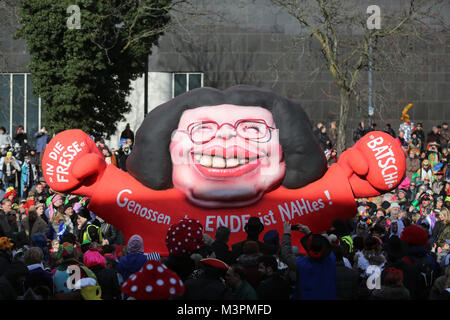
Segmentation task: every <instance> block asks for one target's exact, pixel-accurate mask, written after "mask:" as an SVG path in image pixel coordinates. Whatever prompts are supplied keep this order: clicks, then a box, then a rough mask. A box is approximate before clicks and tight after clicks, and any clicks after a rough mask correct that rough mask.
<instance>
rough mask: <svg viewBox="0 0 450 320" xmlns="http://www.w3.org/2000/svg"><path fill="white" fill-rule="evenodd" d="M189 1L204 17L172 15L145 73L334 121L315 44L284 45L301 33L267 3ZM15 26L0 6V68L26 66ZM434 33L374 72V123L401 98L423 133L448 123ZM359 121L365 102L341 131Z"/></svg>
mask: <svg viewBox="0 0 450 320" xmlns="http://www.w3.org/2000/svg"><path fill="white" fill-rule="evenodd" d="M192 2H193V3H194V5H195V6H196V9H198V10H197V12H204V13H208V14H207V15H205V16H196V17H193V16H187V17H180V16H178V17H177V20H174V21H177V22H178V24H176V25H175V27H174V29H173V30H169V31H168V32H166V34H165V35H164V36H162V37H161V39H160V41H159V48H156V49H155V50H154V51H153V54H152V56H150V58H149V65H150V70H149V71H150V72H187V71H196V72H204V73H205V78H204V84H205V86H212V87H216V88H219V89H225V88H227V87H230V86H233V85H235V84H250V85H256V86H261V87H265V88H268V89H272V90H274V91H275V92H277V93H279V94H281V95H284V96H286V97H288V98H291V99H293V100H296V101H299V102H300V103H301V104H302V105H303V107H304V108H305V109H306V111H307V113H308V114H309V116H310V118H311V120H312V121H313V122H318V121H325V122H330V121H332V120H338V118H339V101H338V99H337V98H338V91H337V90H336V87H335V85H334V83H333V81H332V78H331V76H330V74H329V71H327V70H326V69H325V68H324V62H323V60H322V58H321V56H320V51H318V46H317V43H316V42H315V41H313V40H309V41H302V42H301V43H300V45H299V46H297V47H295V48H293V46H292V40H293V39H294V36H295V35H296V34H298V33H299V32H301V31H302V29H301V28H300V26H299V24H298V22H297V21H295V19H293V18H292V17H291V16H290V15H288V14H287V13H285V12H284V11H282V10H280V9H279V8H276V7H273V6H272V5H270V0H256V1H252V0H220V1H219V0H193V1H192ZM400 2H401V1H397V2H392V1H388V0H378V1H377V4H378V5H379V6H380V7H381V10H382V17H383V12H389V10H392V8H391V6H392V3H395V5H396V7H399V6H400ZM343 3H345V4H346V5H350V4H349V2H348V1H345V2H343ZM354 3H355V5H354V6H353V8H354V10H355V11H356V12H360V13H361V15H364V16H367V14H366V13H365V12H366V8H367V6H368V5H370V4H372V3H371V2H370V1H356V2H354ZM191 9H192V8H191ZM448 9H449V8H448V7H447V11H445V14H446V16H447V17H448V16H449V14H448V13H449V10H448ZM382 21H383V20H382ZM382 23H383V22H382ZM16 26H17V17H16V15H15V12H14V11H11V9H10V8H2V7H1V6H0V72H26V71H28V70H27V66H26V65H27V63H28V62H29V55H28V54H27V52H26V50H25V43H24V41H22V40H13V39H12V34H13V32H14V30H15V28H16ZM349 36H350V37H351V36H352V34H350V33H349ZM441 36H444V38H443V42H442V43H439V42H435V43H432V44H426V43H425V44H424V43H415V44H414V46H413V51H411V54H413V55H414V56H415V57H414V59H411V62H410V65H408V66H407V67H406V68H405V70H404V72H400V73H399V72H387V71H386V72H383V73H380V72H375V74H374V86H375V89H377V90H381V92H382V93H383V94H382V96H383V104H381V101H380V100H377V97H376V98H375V101H374V103H375V119H374V121H375V122H377V124H378V128H380V127H384V125H385V124H386V123H388V122H389V123H391V124H392V125H393V127H394V128H398V126H399V124H400V116H401V111H402V109H403V107H404V106H405V105H406V104H407V103H409V102H411V103H414V107H413V108H412V109H411V110H410V112H409V114H410V115H411V119H412V121H414V122H423V123H424V126H425V129H427V130H429V129H431V126H432V125H436V124H438V123H441V122H442V121H444V120H446V121H450V105H449V102H450V93H449V92H450V86H449V82H450V61H449V56H450V48H449V45H448V44H449V38H450V37H449V34H448V31H447V33H446V34H441ZM407 58H408V57H405V59H407ZM364 73H365V72H364ZM364 81H365V79H364ZM367 119H368V115H367V99H365V100H363V101H361V105H360V106H359V107H357V106H353V107H352V111H351V116H350V120H349V125H348V129H347V133H348V135H347V136H348V137H350V138H351V132H352V130H353V128H355V127H356V125H357V123H358V122H359V121H361V120H367ZM348 142H349V143H351V141H350V140H349V141H348Z"/></svg>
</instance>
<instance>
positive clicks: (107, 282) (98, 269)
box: [83, 245, 121, 300]
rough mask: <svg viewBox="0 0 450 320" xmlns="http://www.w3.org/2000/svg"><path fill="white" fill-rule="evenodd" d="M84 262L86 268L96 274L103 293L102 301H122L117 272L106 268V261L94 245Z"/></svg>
mask: <svg viewBox="0 0 450 320" xmlns="http://www.w3.org/2000/svg"><path fill="white" fill-rule="evenodd" d="M83 262H84V265H85V266H86V267H88V268H89V269H90V270H92V272H94V273H95V275H96V277H97V282H98V284H99V285H100V288H101V291H102V299H103V300H114V299H116V300H117V299H120V296H121V291H120V286H119V281H118V278H117V274H116V271H115V270H114V269H111V268H107V267H106V259H105V258H104V257H103V256H102V255H101V254H100V252H99V251H98V248H97V247H96V246H95V245H92V246H91V248H90V249H89V250H88V251H86V252H85V253H84V255H83Z"/></svg>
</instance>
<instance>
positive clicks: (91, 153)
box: [43, 130, 405, 255]
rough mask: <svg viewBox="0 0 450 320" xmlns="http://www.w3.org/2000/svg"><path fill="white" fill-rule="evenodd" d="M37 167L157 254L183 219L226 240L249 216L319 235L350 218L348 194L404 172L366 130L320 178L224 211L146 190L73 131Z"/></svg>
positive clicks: (392, 152) (377, 189) (392, 181)
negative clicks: (220, 231)
mask: <svg viewBox="0 0 450 320" xmlns="http://www.w3.org/2000/svg"><path fill="white" fill-rule="evenodd" d="M399 149H400V150H399ZM60 166H62V167H61V168H59V167H60ZM43 169H44V176H45V178H46V180H47V182H48V184H49V186H50V187H51V188H53V189H54V190H56V191H60V192H65V193H69V192H70V193H74V194H80V195H86V196H89V197H91V201H90V204H89V209H90V210H91V211H92V212H94V213H95V214H96V215H99V216H100V217H102V218H103V219H105V220H106V221H108V222H109V223H111V224H112V225H114V226H116V227H118V228H119V229H120V230H121V231H122V232H123V234H124V236H125V239H126V240H127V241H128V239H129V238H130V237H131V236H132V235H133V234H139V235H141V236H142V237H143V239H144V246H145V250H146V251H147V252H148V251H158V252H160V254H163V255H164V254H167V253H168V250H167V248H166V246H165V239H166V234H167V230H168V228H169V226H170V225H171V224H173V223H177V222H178V221H179V220H180V219H182V218H186V217H187V218H190V219H195V220H199V222H200V223H201V224H202V225H203V226H204V228H205V231H206V232H207V233H209V234H210V235H214V233H215V231H216V229H217V228H218V227H219V226H221V225H225V226H227V227H229V228H230V229H231V232H232V233H231V236H230V243H234V242H238V241H241V240H242V239H244V238H245V236H246V235H245V232H244V226H245V224H246V222H247V221H248V219H249V218H250V217H252V216H257V217H259V218H260V219H261V221H262V222H263V224H264V225H265V231H266V230H270V229H275V230H278V232H279V233H280V234H282V233H283V223H284V222H286V221H288V222H290V223H292V224H294V223H302V224H305V225H308V226H309V228H310V229H311V230H312V231H313V232H322V231H324V230H326V229H328V228H329V227H330V226H331V223H332V221H333V220H335V219H337V218H341V219H349V218H351V217H353V216H354V215H355V213H356V203H355V196H356V197H362V196H374V195H378V194H380V193H382V192H384V191H387V190H391V189H393V188H395V186H397V185H398V184H399V183H400V181H401V178H402V177H403V175H404V172H405V159H404V155H403V152H402V150H401V148H399V146H398V145H397V144H396V143H395V141H394V140H393V138H392V137H390V136H389V135H387V134H384V133H382V132H371V133H369V134H368V135H366V136H365V137H363V138H362V139H361V140H360V141H359V142H358V143H357V144H356V145H355V146H354V147H352V148H350V149H349V150H347V151H345V152H344V153H343V154H342V155H341V157H340V159H339V161H338V163H337V164H334V165H332V166H331V167H330V168H329V169H328V171H327V172H326V174H325V175H324V176H323V177H322V178H320V179H319V180H317V181H315V182H313V183H311V184H309V185H307V186H305V187H303V188H301V189H286V188H284V187H279V188H278V189H276V190H274V191H272V192H269V193H267V194H266V195H265V196H264V197H263V198H262V200H261V201H259V202H258V203H256V204H254V205H252V206H249V207H243V208H226V209H220V208H219V209H205V208H200V207H197V206H194V205H192V204H191V203H189V202H188V201H187V200H186V197H185V195H184V194H183V193H181V192H180V191H178V190H177V189H169V190H163V191H156V190H152V189H149V188H147V187H145V186H144V185H142V184H141V183H140V182H138V181H137V180H136V179H134V178H133V177H132V176H131V175H129V174H128V173H126V172H124V171H122V170H120V169H118V168H117V167H115V166H112V165H108V166H106V164H105V162H104V160H103V155H101V153H100V151H99V150H98V149H97V147H96V146H95V144H94V143H93V141H92V139H90V138H89V137H88V136H87V135H86V134H85V133H83V132H82V131H80V130H68V131H65V132H62V133H60V134H58V135H57V136H56V137H54V138H53V139H52V140H51V141H50V143H49V145H48V146H47V148H46V151H45V154H44V158H43ZM58 174H59V176H58ZM265 231H264V232H265ZM293 239H294V242H295V241H299V239H300V233H293Z"/></svg>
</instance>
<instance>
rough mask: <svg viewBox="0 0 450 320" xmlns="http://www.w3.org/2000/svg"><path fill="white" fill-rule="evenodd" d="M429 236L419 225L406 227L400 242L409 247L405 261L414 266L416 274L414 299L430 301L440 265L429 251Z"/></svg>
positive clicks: (412, 293) (412, 295)
mask: <svg viewBox="0 0 450 320" xmlns="http://www.w3.org/2000/svg"><path fill="white" fill-rule="evenodd" d="M428 239H429V235H428V233H427V231H425V229H423V228H422V227H420V226H417V225H411V226H408V227H406V228H405V229H404V230H403V232H402V234H401V235H400V240H402V241H404V242H405V243H406V245H407V248H406V253H405V255H404V257H403V258H402V259H403V261H404V262H405V263H406V264H408V265H410V266H412V267H413V268H414V271H415V272H416V275H417V276H416V277H415V284H414V288H415V290H414V291H413V292H411V298H412V299H428V296H429V292H430V290H431V287H432V285H433V283H434V281H435V280H436V278H437V276H438V274H439V265H438V264H437V262H436V261H435V260H434V259H433V257H432V256H431V254H430V251H429V244H428Z"/></svg>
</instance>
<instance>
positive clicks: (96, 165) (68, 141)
mask: <svg viewBox="0 0 450 320" xmlns="http://www.w3.org/2000/svg"><path fill="white" fill-rule="evenodd" d="M42 164H43V168H42V169H43V171H44V177H45V180H46V181H47V183H48V185H49V186H50V188H52V189H53V190H55V191H58V192H62V193H74V194H80V195H86V196H89V197H90V196H92V194H93V191H94V189H95V187H96V182H97V181H98V180H100V178H101V176H102V174H103V172H104V170H105V168H106V162H105V157H104V156H103V154H102V152H101V151H100V150H99V149H98V147H97V145H96V144H95V142H94V141H93V140H92V139H91V138H90V137H89V136H88V135H87V134H86V133H84V132H83V131H81V130H78V129H73V130H66V131H63V132H61V133H59V134H57V135H56V136H55V137H54V138H53V139H52V140H51V141H50V142H49V144H48V145H47V147H46V148H45V152H44V157H43V159H42Z"/></svg>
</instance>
